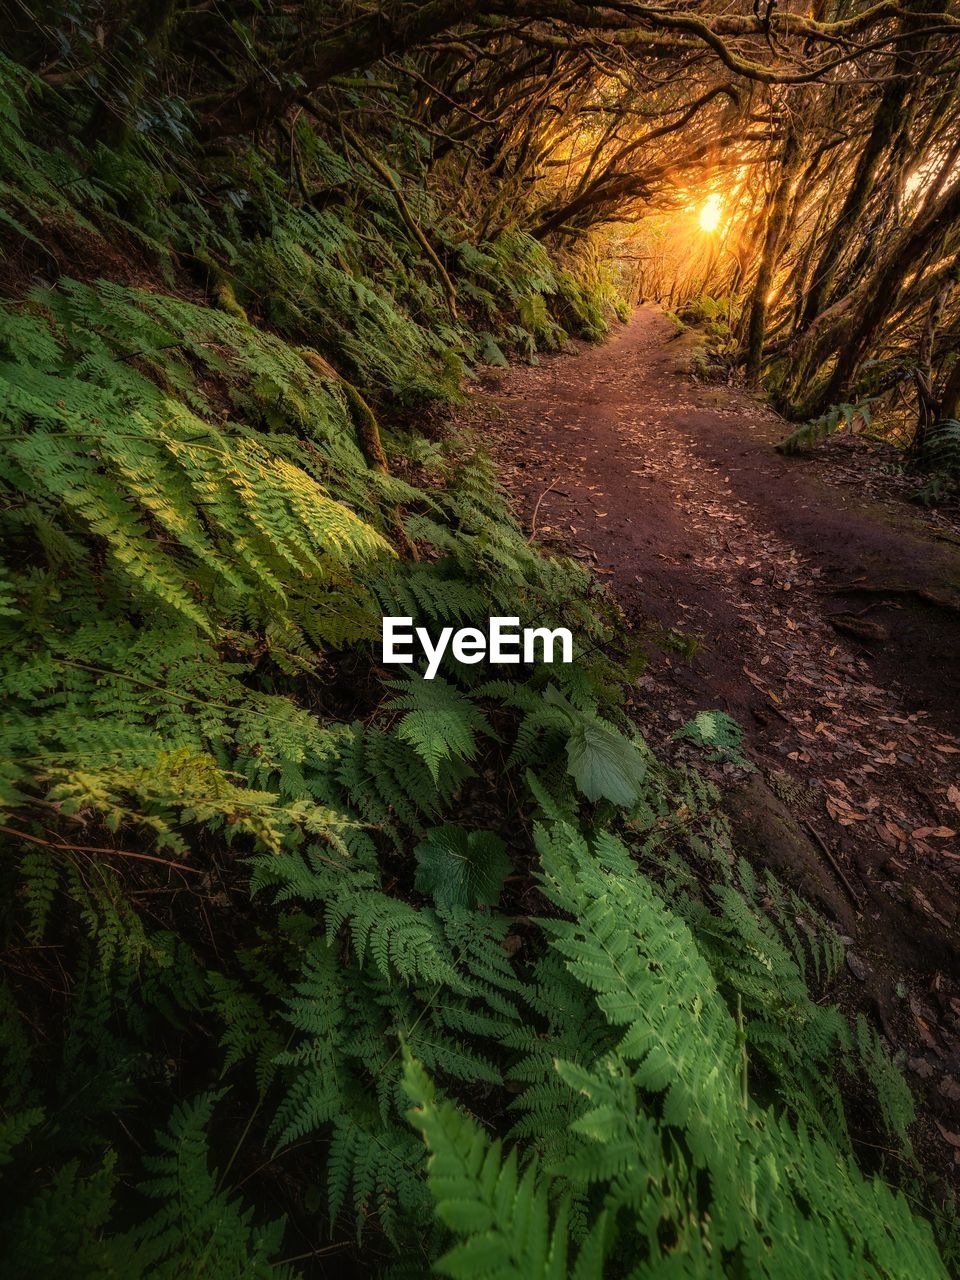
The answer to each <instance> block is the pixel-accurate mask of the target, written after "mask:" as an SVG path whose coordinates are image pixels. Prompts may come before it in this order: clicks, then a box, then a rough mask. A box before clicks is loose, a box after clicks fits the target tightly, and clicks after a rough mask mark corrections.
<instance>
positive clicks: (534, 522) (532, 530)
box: [527, 476, 560, 542]
mask: <svg viewBox="0 0 960 1280" xmlns="http://www.w3.org/2000/svg"><path fill="white" fill-rule="evenodd" d="M559 483H560V477H559V476H557V478H556V480H553V481H552V482H551V483H550V484H548V485H547V487H546V489H544V491H543V493H541V495H540V497H539V498H538V499H537V505H536V506H535V507H534V508H533V515H532V516H531V517H530V537H529V538H528V539H527V542H532V541H533V540H534V538H535V537H536V533H537V512H538V511H539V510H540V503H541V502H542V501H543V500H544V498H545V497H546V496H547V494H548V493H549V492H550V490H551V489H552V488H553V487H554V485H556V484H559Z"/></svg>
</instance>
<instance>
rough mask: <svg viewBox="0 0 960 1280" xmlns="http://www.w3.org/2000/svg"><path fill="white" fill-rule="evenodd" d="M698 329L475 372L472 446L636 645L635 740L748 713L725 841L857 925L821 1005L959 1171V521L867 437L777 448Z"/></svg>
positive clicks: (652, 333)
mask: <svg viewBox="0 0 960 1280" xmlns="http://www.w3.org/2000/svg"><path fill="white" fill-rule="evenodd" d="M696 342H697V339H696V337H695V336H694V335H689V334H687V335H684V336H683V337H682V338H680V339H679V340H676V339H675V338H674V329H673V326H672V324H671V323H670V321H668V320H667V319H666V318H665V317H664V316H663V315H662V314H661V313H660V312H658V311H657V310H655V309H654V308H649V307H646V308H641V309H640V310H639V311H637V312H636V313H635V315H634V316H633V318H632V319H631V321H630V323H629V324H628V325H627V326H625V327H624V328H623V329H622V330H620V331H619V332H618V333H617V335H616V336H615V337H614V338H613V339H612V340H611V341H610V342H608V343H607V344H606V345H605V346H603V347H602V348H600V349H597V348H595V347H587V348H583V349H581V350H580V351H579V354H578V355H577V356H571V355H569V354H565V355H563V356H559V357H556V358H551V359H549V360H547V361H545V362H544V363H543V364H541V365H539V366H537V367H529V368H520V369H514V370H510V371H505V372H503V373H491V374H490V375H489V376H488V377H487V378H486V379H485V380H484V383H483V386H482V389H481V395H480V396H479V397H478V402H477V405H476V409H477V412H478V413H479V415H480V416H481V417H482V419H483V431H484V436H485V439H487V440H488V442H489V444H490V447H491V448H492V450H493V453H494V456H495V458H496V459H497V461H498V465H499V469H500V474H501V477H502V480H503V482H504V484H505V485H506V487H507V489H508V491H509V492H510V493H511V494H512V496H513V498H514V501H515V503H516V505H517V508H518V511H519V513H520V515H521V517H522V518H523V519H524V520H525V521H526V522H527V526H528V528H529V527H531V525H532V524H533V522H534V520H535V533H536V537H537V538H538V539H539V540H540V541H541V542H542V543H543V544H545V545H546V546H548V547H553V548H555V549H557V550H563V551H565V552H567V553H568V554H570V555H573V556H575V557H577V558H579V559H581V560H582V561H584V562H586V563H588V564H589V565H590V566H591V567H593V569H594V570H595V572H597V573H598V574H599V575H601V578H602V579H603V580H605V581H606V582H607V583H608V584H609V589H610V591H611V592H612V594H613V596H614V597H615V599H616V601H617V602H618V604H619V606H620V608H621V609H622V611H623V615H624V619H625V624H626V625H627V626H628V627H629V628H630V630H631V631H632V632H634V633H635V634H638V635H639V636H640V637H641V638H643V640H644V647H645V649H646V650H647V653H648V665H647V667H646V670H645V672H644V674H643V675H642V676H640V677H639V678H638V679H637V681H636V684H635V691H634V693H633V706H632V708H631V711H632V714H633V715H634V716H635V718H636V719H637V720H638V722H639V723H640V724H641V725H642V726H643V728H644V731H645V733H646V735H647V737H648V740H649V741H650V743H651V745H652V746H654V748H655V749H657V750H658V751H660V752H661V753H666V754H670V755H673V756H676V755H677V754H683V753H689V752H691V751H692V748H689V747H680V746H678V745H677V744H675V743H673V742H672V739H671V735H672V733H673V731H674V730H675V729H676V728H677V727H678V726H679V724H681V723H682V722H683V721H686V720H688V719H690V717H691V716H692V715H693V714H695V713H696V711H698V710H701V709H704V708H713V707H719V708H722V709H724V710H726V711H728V712H730V714H732V715H733V716H735V717H736V719H737V720H738V721H739V722H740V724H741V725H742V726H743V728H744V731H745V734H746V738H747V744H748V749H749V752H750V754H751V756H752V758H753V759H754V760H755V761H756V763H757V764H758V766H759V767H760V771H761V773H760V776H759V777H756V775H754V778H753V779H750V778H745V777H744V775H743V773H742V772H741V771H739V770H736V769H735V768H734V767H733V766H731V765H726V766H722V767H721V766H719V765H717V766H710V768H712V770H713V772H714V773H715V775H716V776H717V777H718V780H719V781H720V782H721V783H722V784H723V785H725V786H726V787H727V789H728V795H729V803H730V808H731V811H732V813H733V816H734V818H735V829H736V831H737V833H738V838H740V839H741V840H742V841H743V842H744V847H745V848H746V847H748V846H749V845H750V844H751V843H752V844H753V846H754V848H752V849H748V851H750V852H752V853H753V854H754V855H755V856H756V855H759V856H760V858H761V859H762V858H764V857H766V858H767V860H768V861H770V862H771V863H773V864H775V865H776V867H777V870H778V872H779V873H780V874H781V875H784V874H785V875H787V877H788V878H793V879H794V880H795V882H796V883H798V884H800V885H802V887H803V888H804V889H805V891H806V892H807V893H808V894H812V896H814V897H815V898H817V899H818V900H819V902H820V903H821V905H823V906H824V907H825V908H826V909H827V910H829V911H831V912H832V913H833V915H834V916H835V917H836V918H837V919H838V921H839V923H840V927H841V928H842V930H843V931H844V932H846V933H848V934H849V935H852V936H851V947H850V950H849V952H848V965H849V970H850V972H849V973H848V975H847V977H846V978H845V980H844V982H843V984H842V986H841V990H840V991H839V992H838V995H839V998H840V999H841V1001H842V1002H843V1003H844V1004H846V1005H848V1006H855V1007H859V1008H865V1009H869V1010H870V1011H871V1013H872V1014H873V1016H874V1017H875V1018H876V1020H877V1021H878V1022H879V1024H880V1026H881V1027H882V1029H883V1031H884V1034H885V1035H886V1036H887V1038H888V1040H889V1041H890V1043H891V1046H892V1047H893V1048H894V1050H895V1051H897V1052H898V1054H899V1055H900V1057H901V1060H902V1061H903V1062H904V1064H905V1065H906V1066H907V1068H908V1070H909V1072H910V1073H911V1078H912V1082H913V1083H914V1084H915V1085H916V1086H917V1088H918V1090H919V1091H920V1093H921V1095H922V1111H923V1115H922V1123H921V1128H922V1130H923V1133H922V1134H921V1142H922V1143H923V1145H924V1146H925V1147H926V1148H927V1152H928V1155H929V1156H930V1158H931V1159H932V1161H933V1162H934V1164H935V1165H937V1166H939V1167H941V1168H943V1169H945V1170H946V1169H948V1168H950V1166H951V1165H953V1164H954V1162H956V1164H957V1165H960V1151H958V1148H960V1136H957V1135H958V1134H960V946H958V939H957V923H958V917H960V837H958V834H957V832H958V829H960V776H958V775H960V744H958V742H957V740H956V738H955V736H954V734H955V733H956V732H957V730H958V728H960V677H958V671H957V663H956V655H957V654H958V652H960V534H958V532H957V530H956V527H955V526H954V525H953V524H952V523H951V520H950V519H949V517H946V516H944V514H943V513H939V514H928V513H925V512H922V511H920V510H918V509H916V508H913V507H911V506H909V505H907V504H906V503H904V502H903V500H902V497H901V496H900V490H899V488H898V483H897V481H896V480H895V479H894V478H891V477H890V476H889V475H886V474H885V472H884V470H883V467H882V465H881V464H882V460H883V457H884V453H883V450H882V449H879V448H875V447H874V446H872V445H869V444H868V443H867V442H864V441H855V442H853V443H846V442H844V441H843V440H835V441H834V442H831V443H830V444H828V445H826V446H823V447H821V448H819V449H818V450H816V451H815V452H814V454H812V455H807V456H805V457H800V458H787V457H783V456H781V455H779V454H778V453H776V452H775V451H774V449H773V448H772V444H773V443H774V442H775V441H776V440H778V439H779V438H781V437H782V436H783V435H784V434H786V432H787V431H788V430H789V428H788V427H787V426H786V424H785V423H784V422H783V421H782V420H781V419H779V418H778V417H777V416H776V415H775V414H774V413H773V412H771V411H770V410H769V409H768V408H766V407H765V406H763V405H761V404H758V403H757V402H756V401H755V400H753V399H752V398H751V397H750V396H748V395H747V394H746V393H745V392H743V391H741V390H738V389H736V388H732V387H727V386H719V385H717V384H716V383H710V382H702V381H699V380H698V379H697V378H696V377H694V376H693V375H692V373H691V371H690V370H691V367H692V366H691V355H692V354H693V347H694V345H695V344H696ZM484 393H492V394H493V396H494V399H495V401H496V405H497V406H499V411H498V410H497V409H496V408H495V407H494V406H492V405H490V404H489V401H488V400H487V399H486V398H485V394H484ZM692 638H695V645H696V651H695V652H694V653H692V654H691V652H690V650H691V648H692V647H693V640H692ZM773 793H775V794H773ZM784 806H786V809H787V810H789V812H788V813H786V812H784ZM791 864H792V865H791ZM791 871H792V872H793V873H794V874H793V876H792V877H791Z"/></svg>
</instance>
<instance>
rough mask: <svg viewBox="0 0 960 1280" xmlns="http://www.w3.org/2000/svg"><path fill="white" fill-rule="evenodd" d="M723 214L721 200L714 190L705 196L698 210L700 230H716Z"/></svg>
mask: <svg viewBox="0 0 960 1280" xmlns="http://www.w3.org/2000/svg"><path fill="white" fill-rule="evenodd" d="M722 216H723V201H722V200H721V199H720V197H719V196H718V195H717V194H716V192H714V194H713V195H711V196H707V198H706V200H705V201H704V203H703V207H702V208H701V210H700V229H701V231H716V229H717V227H719V225H720V219H721V217H722Z"/></svg>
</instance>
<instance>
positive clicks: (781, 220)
mask: <svg viewBox="0 0 960 1280" xmlns="http://www.w3.org/2000/svg"><path fill="white" fill-rule="evenodd" d="M799 163H800V146H799V140H798V138H797V132H796V128H795V127H794V125H793V124H790V125H789V126H788V129H787V136H786V139H785V140H784V144H783V156H782V158H781V161H780V174H779V177H778V180H777V189H776V191H775V193H774V196H773V202H772V204H771V206H770V213H769V214H768V216H767V229H766V234H765V235H764V238H763V252H762V254H761V257H760V270H759V271H758V272H757V280H756V283H755V284H754V286H753V298H752V300H751V302H750V323H749V328H748V330H747V353H746V354H747V379H748V381H750V382H752V383H756V382H758V381H759V380H760V367H761V364H762V362H763V340H764V337H765V335H766V331H767V306H768V295H769V293H770V286H771V285H772V283H773V276H774V272H775V270H776V266H777V254H778V252H779V249H780V244H781V241H782V239H783V232H784V228H785V226H786V223H787V213H788V211H789V209H790V198H791V195H792V187H793V180H794V178H795V177H796V173H797V169H798V168H799Z"/></svg>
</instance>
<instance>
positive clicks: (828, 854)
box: [803, 822, 863, 911]
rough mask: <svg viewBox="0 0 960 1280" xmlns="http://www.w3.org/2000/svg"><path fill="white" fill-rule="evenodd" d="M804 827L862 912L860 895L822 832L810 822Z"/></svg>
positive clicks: (804, 824)
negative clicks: (828, 845) (831, 850)
mask: <svg viewBox="0 0 960 1280" xmlns="http://www.w3.org/2000/svg"><path fill="white" fill-rule="evenodd" d="M803 826H804V828H805V830H807V831H809V833H810V835H812V836H813V838H814V840H816V842H817V844H818V845H819V846H820V848H821V850H822V851H823V856H824V857H825V858H826V860H827V861H828V862H829V863H830V866H831V867H832V869H833V873H834V875H835V876H836V877H837V879H838V880H839V881H840V883H841V884H842V885H843V887H844V888H845V889H846V891H847V893H848V895H849V897H850V901H851V902H852V903H853V905H854V906H855V907H856V908H857V910H858V911H862V910H863V903H862V902H861V900H860V895H859V894H858V893H857V891H856V889H854V887H853V885H852V884H851V883H850V881H849V880H848V879H847V876H846V873H845V872H844V870H843V868H842V867H841V866H840V863H839V862H838V861H837V860H836V858H835V857H834V856H833V854H832V853H831V852H830V850H829V848H828V847H827V842H826V840H824V838H823V836H822V835H821V834H820V832H819V831H817V829H816V828H815V827H812V826H811V825H810V823H809V822H804V823H803Z"/></svg>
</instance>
